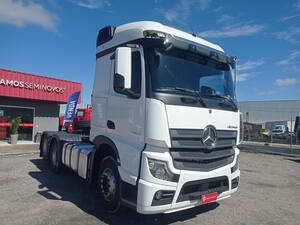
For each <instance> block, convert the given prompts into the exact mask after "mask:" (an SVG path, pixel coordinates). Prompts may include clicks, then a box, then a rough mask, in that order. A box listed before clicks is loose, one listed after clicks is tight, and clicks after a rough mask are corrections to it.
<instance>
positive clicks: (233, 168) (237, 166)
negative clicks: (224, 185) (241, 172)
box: [231, 156, 239, 173]
mask: <svg viewBox="0 0 300 225" xmlns="http://www.w3.org/2000/svg"><path fill="white" fill-rule="evenodd" d="M237 169H239V156H237V157H236V162H235V164H234V166H233V167H231V173H234V172H235V171H236V170H237Z"/></svg>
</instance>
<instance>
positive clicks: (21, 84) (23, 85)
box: [0, 78, 65, 94]
mask: <svg viewBox="0 0 300 225" xmlns="http://www.w3.org/2000/svg"><path fill="white" fill-rule="evenodd" d="M0 85H2V86H11V87H15V88H25V89H31V90H42V91H47V92H54V93H58V94H63V93H64V92H65V88H62V87H57V86H52V85H47V84H39V83H32V82H26V81H18V80H8V79H4V78H1V79H0Z"/></svg>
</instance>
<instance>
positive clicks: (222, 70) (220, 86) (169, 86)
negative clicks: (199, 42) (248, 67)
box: [148, 49, 236, 105]
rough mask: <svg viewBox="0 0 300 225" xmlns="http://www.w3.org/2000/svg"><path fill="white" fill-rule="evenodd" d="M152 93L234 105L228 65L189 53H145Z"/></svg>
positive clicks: (231, 74)
mask: <svg viewBox="0 0 300 225" xmlns="http://www.w3.org/2000/svg"><path fill="white" fill-rule="evenodd" d="M148 64H149V67H150V68H149V70H150V76H151V87H152V92H165V93H173V94H180V95H189V96H198V97H200V98H201V99H202V100H204V101H205V100H210V101H212V100H213V101H217V102H220V101H224V100H227V101H228V100H229V101H230V102H232V104H234V105H235V102H236V99H235V77H234V76H235V74H234V70H233V69H232V68H231V66H230V65H229V64H226V63H221V62H218V61H216V60H213V59H211V58H208V57H204V56H201V55H199V54H194V53H192V52H187V51H182V50H178V49H172V50H169V51H162V50H159V49H150V50H148Z"/></svg>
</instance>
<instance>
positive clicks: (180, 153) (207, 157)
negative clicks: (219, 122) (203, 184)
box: [170, 129, 237, 171]
mask: <svg viewBox="0 0 300 225" xmlns="http://www.w3.org/2000/svg"><path fill="white" fill-rule="evenodd" d="M202 134H203V130H187V129H170V136H171V143H172V148H170V154H171V156H172V158H173V163H174V167H175V168H176V169H183V170H196V171H211V170H214V169H217V168H220V167H222V166H225V165H228V164H230V163H232V162H233V160H234V149H233V146H235V145H236V138H237V132H236V131H228V130H217V141H216V146H215V147H214V148H208V147H207V146H205V145H204V144H203V142H202Z"/></svg>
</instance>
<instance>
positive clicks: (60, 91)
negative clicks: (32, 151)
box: [0, 68, 81, 143]
mask: <svg viewBox="0 0 300 225" xmlns="http://www.w3.org/2000/svg"><path fill="white" fill-rule="evenodd" d="M76 91H81V83H78V82H74V81H67V80H62V79H56V78H51V77H45V76H40V75H34V74H29V73H23V72H17V71H12V70H7V69H1V68H0V143H1V142H7V141H9V137H10V130H9V125H10V121H11V120H12V119H14V118H16V117H18V116H20V117H21V119H22V121H21V123H20V127H19V132H18V133H19V140H23V141H34V140H35V139H36V136H37V134H38V133H41V132H43V131H45V130H51V131H57V130H58V123H59V109H60V104H66V103H67V101H68V97H69V96H70V94H72V93H73V92H76ZM78 103H80V97H79V100H78Z"/></svg>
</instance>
